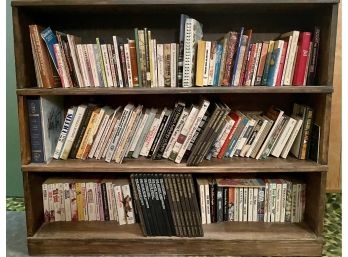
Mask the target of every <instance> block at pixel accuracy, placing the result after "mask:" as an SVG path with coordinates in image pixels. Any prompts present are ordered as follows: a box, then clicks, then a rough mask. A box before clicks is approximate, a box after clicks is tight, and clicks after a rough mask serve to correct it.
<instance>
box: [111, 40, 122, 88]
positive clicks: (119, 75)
mask: <svg viewBox="0 0 348 257" xmlns="http://www.w3.org/2000/svg"><path fill="white" fill-rule="evenodd" d="M112 41H113V45H114V51H115V65H116V70H117V78H118V85H119V87H124V83H123V78H122V67H121V58H120V51H119V42H118V38H117V37H116V36H113V37H112Z"/></svg>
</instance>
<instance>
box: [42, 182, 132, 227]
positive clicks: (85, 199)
mask: <svg viewBox="0 0 348 257" xmlns="http://www.w3.org/2000/svg"><path fill="white" fill-rule="evenodd" d="M42 197H43V209H44V217H45V222H54V221H109V220H113V221H117V222H118V224H119V225H124V224H134V223H135V212H134V209H133V203H132V201H133V199H132V194H131V188H130V184H129V181H128V180H127V179H63V178H49V179H47V180H46V181H45V182H44V183H43V184H42Z"/></svg>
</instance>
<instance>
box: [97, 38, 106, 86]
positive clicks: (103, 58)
mask: <svg viewBox="0 0 348 257" xmlns="http://www.w3.org/2000/svg"><path fill="white" fill-rule="evenodd" d="M96 45H97V49H98V50H99V51H98V52H99V60H100V67H101V74H102V78H103V85H104V87H107V86H108V84H109V81H108V78H107V75H106V67H105V66H106V60H105V56H104V53H103V49H102V46H101V44H100V41H99V38H96Z"/></svg>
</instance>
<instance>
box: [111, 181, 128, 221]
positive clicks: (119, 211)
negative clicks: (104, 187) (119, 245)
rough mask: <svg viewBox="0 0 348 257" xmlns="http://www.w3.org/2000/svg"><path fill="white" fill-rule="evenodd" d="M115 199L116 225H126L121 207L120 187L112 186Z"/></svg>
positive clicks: (122, 207)
mask: <svg viewBox="0 0 348 257" xmlns="http://www.w3.org/2000/svg"><path fill="white" fill-rule="evenodd" d="M114 193H115V199H116V204H117V215H118V223H119V224H120V225H124V224H127V220H126V216H125V210H124V206H123V195H122V189H121V186H116V185H115V186H114Z"/></svg>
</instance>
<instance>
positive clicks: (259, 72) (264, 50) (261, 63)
mask: <svg viewBox="0 0 348 257" xmlns="http://www.w3.org/2000/svg"><path fill="white" fill-rule="evenodd" d="M268 46H269V43H268V42H263V43H262V48H261V54H260V60H259V65H258V67H257V73H256V79H255V86H261V83H262V75H263V71H264V68H265V64H266V58H267V50H268Z"/></svg>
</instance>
